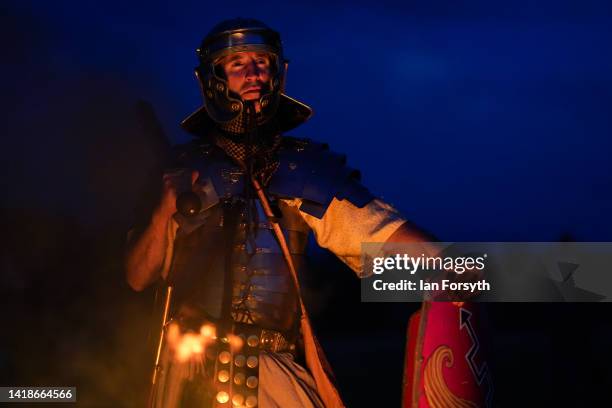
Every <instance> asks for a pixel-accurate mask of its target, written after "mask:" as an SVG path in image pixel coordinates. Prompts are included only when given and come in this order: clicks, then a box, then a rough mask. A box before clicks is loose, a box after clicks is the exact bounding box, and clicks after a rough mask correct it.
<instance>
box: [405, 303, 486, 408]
mask: <svg viewBox="0 0 612 408" xmlns="http://www.w3.org/2000/svg"><path fill="white" fill-rule="evenodd" d="M479 309H480V306H479V305H478V304H476V303H468V302H455V303H452V302H432V301H425V302H423V306H422V308H421V310H420V311H418V312H416V313H414V314H413V315H412V317H411V318H410V321H409V324H408V331H407V343H406V355H405V362H404V381H403V395H402V406H403V408H426V407H427V408H438V407H440V408H441V407H444V408H454V407H456V408H472V407H489V406H491V399H492V396H493V384H492V381H491V373H490V368H489V365H488V364H487V361H486V360H485V358H484V351H483V343H482V342H483V341H484V338H483V330H482V327H481V326H482V322H481V317H482V312H481V311H480V310H479Z"/></svg>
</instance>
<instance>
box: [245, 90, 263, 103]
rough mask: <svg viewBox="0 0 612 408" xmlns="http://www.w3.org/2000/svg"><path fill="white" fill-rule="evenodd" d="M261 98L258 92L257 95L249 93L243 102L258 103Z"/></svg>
mask: <svg viewBox="0 0 612 408" xmlns="http://www.w3.org/2000/svg"><path fill="white" fill-rule="evenodd" d="M260 97H261V95H260V94H259V92H257V93H248V94H245V95H242V100H244V101H257V100H259V98H260Z"/></svg>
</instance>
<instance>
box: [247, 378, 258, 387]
mask: <svg viewBox="0 0 612 408" xmlns="http://www.w3.org/2000/svg"><path fill="white" fill-rule="evenodd" d="M257 384H259V380H258V379H257V377H255V376H254V375H252V376H250V377H249V378H247V380H246V386H247V387H249V388H255V387H257Z"/></svg>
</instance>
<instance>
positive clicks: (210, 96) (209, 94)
mask: <svg viewBox="0 0 612 408" xmlns="http://www.w3.org/2000/svg"><path fill="white" fill-rule="evenodd" d="M206 96H207V97H208V99H212V98H213V93H212V91H206Z"/></svg>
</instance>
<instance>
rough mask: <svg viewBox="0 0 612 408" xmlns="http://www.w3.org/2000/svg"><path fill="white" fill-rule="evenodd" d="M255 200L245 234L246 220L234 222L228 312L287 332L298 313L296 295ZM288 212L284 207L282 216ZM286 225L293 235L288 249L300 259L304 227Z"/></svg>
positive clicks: (277, 247) (269, 229)
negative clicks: (250, 228)
mask: <svg viewBox="0 0 612 408" xmlns="http://www.w3.org/2000/svg"><path fill="white" fill-rule="evenodd" d="M256 203H257V204H256V206H257V213H258V215H257V218H256V222H255V225H254V230H253V231H252V232H251V233H250V234H249V236H247V234H246V230H247V225H246V222H241V223H239V224H238V229H239V231H238V234H237V242H236V244H235V247H234V248H235V251H234V273H233V278H234V282H233V296H232V316H233V318H234V320H235V321H236V322H240V323H246V324H254V325H258V326H260V327H265V328H269V329H274V330H278V331H281V332H289V331H291V329H292V328H293V327H294V324H295V323H296V320H295V319H296V316H297V315H298V310H299V307H298V304H299V303H298V295H297V292H296V288H295V284H294V282H293V280H292V277H291V274H290V272H289V269H288V267H287V265H286V262H285V260H284V258H283V254H282V252H281V250H280V247H279V245H278V243H277V242H276V237H275V236H274V231H273V230H272V226H271V225H270V224H269V222H268V221H267V220H266V218H265V214H264V212H263V210H262V208H261V205H260V203H259V201H257V202H256ZM290 216H291V214H290V211H289V208H288V207H287V208H286V211H285V214H283V217H282V218H285V217H287V218H288V217H290ZM242 221H246V220H242ZM293 224H295V223H293ZM281 225H282V224H281ZM287 226H291V222H289V223H285V228H284V230H285V235H291V236H292V237H291V238H293V239H291V238H290V239H291V241H292V244H293V245H291V247H292V248H290V250H291V251H292V253H293V254H294V258H295V259H296V261H297V260H299V261H298V263H302V262H300V261H301V258H302V256H303V254H304V249H305V248H304V247H305V244H306V240H307V230H306V231H299V230H297V231H296V230H288V228H287ZM293 228H295V225H293Z"/></svg>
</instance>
